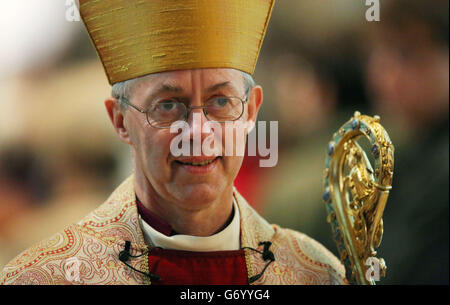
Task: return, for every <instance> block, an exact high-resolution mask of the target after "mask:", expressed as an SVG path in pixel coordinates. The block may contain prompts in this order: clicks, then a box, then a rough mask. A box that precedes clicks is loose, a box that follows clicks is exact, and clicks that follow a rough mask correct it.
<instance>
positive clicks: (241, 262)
mask: <svg viewBox="0 0 450 305" xmlns="http://www.w3.org/2000/svg"><path fill="white" fill-rule="evenodd" d="M148 266H149V271H150V272H151V273H154V274H156V275H158V276H159V277H161V280H160V281H152V285H248V277H247V266H246V263H245V255H244V250H235V251H214V252H190V251H180V250H167V249H160V248H155V249H152V251H150V253H149V254H148Z"/></svg>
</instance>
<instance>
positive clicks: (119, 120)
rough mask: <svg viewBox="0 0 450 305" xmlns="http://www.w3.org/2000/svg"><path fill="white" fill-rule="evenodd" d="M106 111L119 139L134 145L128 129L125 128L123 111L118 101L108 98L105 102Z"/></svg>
mask: <svg viewBox="0 0 450 305" xmlns="http://www.w3.org/2000/svg"><path fill="white" fill-rule="evenodd" d="M105 107H106V111H107V112H108V116H109V118H110V119H111V123H112V124H113V127H114V130H115V131H116V133H117V135H118V136H119V139H120V140H121V141H122V142H124V143H127V144H129V145H131V144H132V142H131V139H130V135H129V133H128V129H127V127H126V126H125V117H124V114H123V110H122V109H121V107H120V105H119V103H118V101H117V99H115V98H108V99H106V100H105Z"/></svg>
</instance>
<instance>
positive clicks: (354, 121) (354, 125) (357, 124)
mask: <svg viewBox="0 0 450 305" xmlns="http://www.w3.org/2000/svg"><path fill="white" fill-rule="evenodd" d="M352 129H353V130H355V129H359V120H357V119H353V121H352Z"/></svg>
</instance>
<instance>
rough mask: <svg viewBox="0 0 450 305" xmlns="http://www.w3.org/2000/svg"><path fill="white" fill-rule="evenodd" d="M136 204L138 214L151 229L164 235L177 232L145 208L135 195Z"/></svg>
mask: <svg viewBox="0 0 450 305" xmlns="http://www.w3.org/2000/svg"><path fill="white" fill-rule="evenodd" d="M136 204H137V208H138V212H139V215H141V217H142V219H143V220H144V221H145V222H146V223H148V224H149V225H150V226H151V227H152V228H153V229H155V230H156V231H158V232H159V233H161V234H164V235H166V236H172V235H176V234H178V233H177V232H175V231H174V230H173V229H172V227H171V226H170V224H168V223H167V222H166V221H165V220H164V219H162V218H160V217H158V216H156V215H155V214H153V213H152V212H151V211H150V210H149V209H147V208H146V207H145V206H144V205H143V204H142V202H141V201H140V200H139V198H137V197H136Z"/></svg>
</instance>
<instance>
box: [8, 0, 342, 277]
mask: <svg viewBox="0 0 450 305" xmlns="http://www.w3.org/2000/svg"><path fill="white" fill-rule="evenodd" d="M80 5H81V6H80V11H81V15H82V17H83V21H84V23H85V24H86V27H87V29H88V32H89V33H90V35H91V38H92V41H93V42H94V45H95V47H96V49H97V52H98V54H99V57H100V59H101V60H102V63H103V65H104V67H105V71H106V74H107V76H108V79H109V81H110V84H112V85H113V88H112V97H111V98H109V99H107V100H106V101H105V106H106V109H107V112H108V115H109V117H110V119H111V122H112V124H113V127H114V129H115V131H116V133H117V135H118V137H119V139H120V140H121V141H123V142H124V143H126V144H128V145H129V146H130V149H131V151H132V154H133V158H134V174H133V175H132V176H131V177H129V178H128V179H127V180H126V181H125V182H123V183H122V184H121V185H120V186H119V187H118V189H116V190H115V191H114V193H113V194H112V195H111V197H110V198H109V199H108V200H107V201H106V202H105V203H104V204H103V205H101V206H100V207H99V208H98V209H96V210H95V211H93V212H92V213H91V214H89V215H88V216H86V217H85V218H84V219H83V220H81V221H80V222H79V223H77V224H74V225H70V226H68V227H67V228H65V229H64V230H63V231H61V232H60V233H57V234H56V235H54V236H53V237H51V238H49V239H47V240H44V241H43V242H41V243H39V244H37V245H36V246H34V247H32V248H30V249H28V250H26V251H25V252H23V253H22V254H21V255H19V256H18V257H17V258H15V259H14V260H13V261H12V262H10V263H9V264H8V265H7V266H6V267H5V269H4V271H3V273H2V276H1V277H0V283H1V284H23V283H30V284H32V283H36V284H67V283H75V284H76V283H82V284H149V283H150V284H162V285H167V284H244V285H245V284H332V283H333V284H335V283H344V282H345V279H344V276H343V273H344V270H343V266H342V265H341V264H340V262H339V261H338V260H337V258H336V257H334V256H333V255H332V254H331V253H330V252H329V251H328V250H326V249H325V248H324V247H323V246H321V245H320V244H318V243H317V242H316V241H314V240H312V239H310V238H309V237H307V236H305V235H303V234H301V233H299V232H295V231H292V230H289V229H283V228H280V227H279V226H277V225H269V224H268V223H267V222H266V221H265V220H264V219H262V218H261V217H260V216H259V215H258V214H257V213H256V212H255V211H254V210H253V209H252V208H251V207H250V206H249V205H248V204H247V203H246V201H245V199H244V198H242V197H241V196H240V195H239V193H238V192H237V191H236V189H235V188H234V187H233V181H234V179H235V177H236V175H237V173H238V171H239V168H240V166H241V163H242V158H243V157H242V156H241V155H240V154H238V153H237V151H238V149H237V147H239V146H241V147H242V146H243V145H242V144H245V137H242V138H241V140H239V137H238V131H236V130H233V134H232V135H234V136H233V137H232V140H230V138H229V137H227V135H226V132H225V129H224V130H222V131H217V124H218V125H219V126H224V125H226V124H229V123H233V124H234V125H233V126H236V125H237V123H241V124H242V125H243V126H249V127H250V128H251V126H253V125H254V122H255V121H256V118H257V114H258V110H259V107H260V105H261V103H262V100H263V94H262V88H261V87H260V86H256V85H254V83H253V80H252V77H251V76H250V74H252V73H253V70H254V66H255V64H256V60H257V57H258V53H259V49H260V46H261V43H262V40H263V37H264V33H265V30H266V27H267V23H268V20H269V18H270V14H271V11H272V7H273V1H271V0H249V1H245V2H244V1H237V0H236V1H234V0H233V1H231V0H230V1H223V0H208V1H206V0H203V1H198V0H197V1H180V0H179V1H166V0H154V1H141V0H140V1H138V0H132V1H130V0H126V1H125V0H109V1H97V0H96V1H94V0H83V1H80ZM206 122H215V123H216V125H215V126H216V128H215V129H214V131H213V130H212V129H211V128H209V129H208V128H205V123H206ZM183 123H184V124H183ZM177 124H178V125H177ZM174 126H179V127H183V126H184V127H186V126H187V127H188V128H187V129H183V128H181V129H182V131H181V133H180V132H179V129H178V127H176V128H174ZM174 131H175V132H174ZM244 132H248V129H244ZM180 136H181V138H183V141H182V143H178V142H176V141H175V140H176V139H177V137H180ZM211 137H212V138H213V139H214V140H216V139H222V140H221V142H220V145H218V147H217V146H215V148H219V149H218V150H217V149H215V150H213V151H212V153H211V154H207V153H205V151H203V150H202V151H201V153H200V154H195V153H193V151H195V150H196V147H195V143H197V144H198V140H200V142H201V143H204V142H205V141H207V140H208V139H211ZM230 141H231V143H232V144H233V147H234V149H233V150H232V154H231V155H230V154H226V153H224V151H226V149H225V147H226V145H227V143H230ZM174 143H175V144H174ZM186 143H187V144H192V145H193V146H190V148H189V149H188V150H187V152H186V151H184V152H183V153H182V154H177V153H175V152H176V151H178V150H177V149H178V148H179V144H182V145H184V144H186ZM203 147H204V146H203V144H202V149H203ZM221 148H222V149H221ZM220 151H221V152H220Z"/></svg>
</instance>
